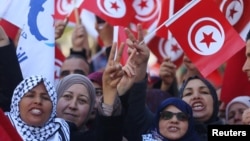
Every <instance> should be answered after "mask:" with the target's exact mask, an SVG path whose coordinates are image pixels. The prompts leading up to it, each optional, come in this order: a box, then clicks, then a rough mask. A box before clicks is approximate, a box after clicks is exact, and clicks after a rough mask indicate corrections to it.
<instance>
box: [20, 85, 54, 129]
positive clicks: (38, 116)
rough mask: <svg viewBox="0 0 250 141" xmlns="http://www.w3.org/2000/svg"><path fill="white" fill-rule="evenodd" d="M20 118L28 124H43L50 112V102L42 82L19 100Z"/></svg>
mask: <svg viewBox="0 0 250 141" xmlns="http://www.w3.org/2000/svg"><path fill="white" fill-rule="evenodd" d="M19 110H20V116H21V119H22V120H23V121H24V122H25V123H26V124H28V125H30V126H43V125H44V124H46V122H47V121H48V120H49V118H50V115H51V112H52V102H51V100H50V96H49V95H48V92H47V90H46V88H45V86H44V84H43V83H40V84H38V85H37V86H36V87H34V88H33V89H31V90H29V91H28V92H27V93H26V94H25V95H24V96H23V97H22V99H21V100H20V103H19Z"/></svg>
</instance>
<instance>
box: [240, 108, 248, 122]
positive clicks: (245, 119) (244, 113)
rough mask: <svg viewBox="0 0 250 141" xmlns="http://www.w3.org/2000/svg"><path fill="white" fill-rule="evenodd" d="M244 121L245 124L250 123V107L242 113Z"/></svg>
mask: <svg viewBox="0 0 250 141" xmlns="http://www.w3.org/2000/svg"><path fill="white" fill-rule="evenodd" d="M242 122H243V124H245V125H250V108H248V109H246V110H244V112H243V114H242Z"/></svg>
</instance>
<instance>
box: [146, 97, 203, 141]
mask: <svg viewBox="0 0 250 141" xmlns="http://www.w3.org/2000/svg"><path fill="white" fill-rule="evenodd" d="M169 105H173V106H175V107H177V108H178V109H179V110H181V111H182V112H183V113H185V114H187V115H188V116H189V118H188V129H187V132H186V134H185V135H184V136H183V137H181V138H180V139H179V140H178V141H197V140H199V137H198V135H197V133H196V131H195V129H194V118H193V112H192V108H191V107H190V106H189V105H188V104H187V103H186V102H185V101H183V100H181V99H180V98H176V97H170V98H167V99H165V100H164V101H162V102H161V104H160V105H159V107H158V109H157V112H156V115H155V118H154V122H153V126H152V127H151V129H150V134H146V135H143V141H158V140H161V141H168V139H167V138H165V137H164V136H163V135H161V133H160V131H159V121H160V112H162V111H163V110H164V109H165V108H166V107H167V106H169Z"/></svg>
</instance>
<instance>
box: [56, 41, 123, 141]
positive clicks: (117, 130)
mask: <svg viewBox="0 0 250 141" xmlns="http://www.w3.org/2000/svg"><path fill="white" fill-rule="evenodd" d="M119 54H121V51H120V53H118V55H119ZM114 56H115V44H114V46H113V48H112V54H111V55H110V57H112V59H109V62H110V64H109V62H108V64H107V66H106V68H105V71H104V72H103V78H102V82H103V97H102V98H101V100H100V103H98V106H97V107H98V112H97V115H96V117H95V123H94V124H93V125H94V127H91V128H88V127H86V123H87V122H88V120H89V118H90V116H91V113H92V111H93V108H94V106H95V101H96V92H95V88H94V85H93V83H92V82H91V81H90V79H89V78H88V77H87V76H84V75H81V74H70V75H68V76H66V77H64V78H62V79H61V80H60V81H59V82H58V84H57V87H56V91H57V93H58V103H57V116H58V117H61V118H63V119H65V120H66V121H68V122H70V123H71V124H70V125H71V127H73V128H71V131H72V133H71V140H72V141H77V140H91V141H96V140H97V141H100V140H101V141H102V140H103V141H106V140H115V141H119V140H121V139H122V121H123V119H122V115H121V112H122V111H121V103H120V100H119V97H118V95H117V89H116V85H117V84H118V82H119V80H120V79H121V77H122V74H123V70H122V67H121V66H118V65H117V64H119V61H115V62H113V61H114V60H115V59H114ZM117 59H119V57H117ZM111 61H112V63H111ZM110 75H112V76H114V78H110Z"/></svg>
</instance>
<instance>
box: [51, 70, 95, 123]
mask: <svg viewBox="0 0 250 141" xmlns="http://www.w3.org/2000/svg"><path fill="white" fill-rule="evenodd" d="M73 84H82V85H84V86H85V87H86V88H87V90H88V93H89V98H90V103H89V106H90V110H89V112H88V116H87V118H86V120H85V121H84V123H83V124H85V123H86V122H87V120H88V119H89V116H90V114H91V111H92V110H93V108H94V105H95V97H96V96H95V88H94V85H93V84H92V82H91V81H90V80H89V78H88V77H86V76H84V75H82V74H70V75H67V76H65V77H64V78H62V79H61V80H60V81H59V82H58V84H57V86H56V92H57V99H59V98H60V97H61V96H62V94H63V93H64V92H65V90H67V89H68V88H69V87H71V86H72V85H73Z"/></svg>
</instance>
